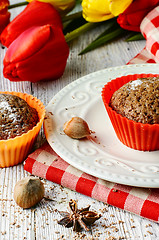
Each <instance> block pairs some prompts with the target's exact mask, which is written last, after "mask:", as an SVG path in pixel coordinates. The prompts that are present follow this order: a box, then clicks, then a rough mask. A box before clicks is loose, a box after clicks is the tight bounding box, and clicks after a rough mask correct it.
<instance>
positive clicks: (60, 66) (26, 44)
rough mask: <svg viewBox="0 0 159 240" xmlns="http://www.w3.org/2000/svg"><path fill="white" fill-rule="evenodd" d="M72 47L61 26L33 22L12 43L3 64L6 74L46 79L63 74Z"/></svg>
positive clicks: (13, 77)
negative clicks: (33, 24) (36, 24)
mask: <svg viewBox="0 0 159 240" xmlns="http://www.w3.org/2000/svg"><path fill="white" fill-rule="evenodd" d="M68 55H69V48H68V45H67V43H66V41H65V38H64V35H63V32H62V30H61V29H60V28H56V27H53V26H51V25H45V26H34V27H31V28H29V29H27V30H26V31H24V32H23V33H22V34H21V35H19V37H18V38H16V39H15V40H14V41H13V42H12V43H11V45H10V46H9V48H8V50H7V52H6V55H5V58H4V61H3V64H4V69H3V74H4V77H6V78H8V79H9V80H11V81H30V82H37V81H41V80H43V81H46V80H53V79H57V78H59V77H61V76H62V74H63V72H64V70H65V66H66V61H67V58H68Z"/></svg>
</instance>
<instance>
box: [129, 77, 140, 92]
mask: <svg viewBox="0 0 159 240" xmlns="http://www.w3.org/2000/svg"><path fill="white" fill-rule="evenodd" d="M142 83H143V81H141V80H140V79H137V80H134V81H132V82H131V83H130V88H131V89H133V90H135V88H136V87H137V86H139V85H141V84H142Z"/></svg>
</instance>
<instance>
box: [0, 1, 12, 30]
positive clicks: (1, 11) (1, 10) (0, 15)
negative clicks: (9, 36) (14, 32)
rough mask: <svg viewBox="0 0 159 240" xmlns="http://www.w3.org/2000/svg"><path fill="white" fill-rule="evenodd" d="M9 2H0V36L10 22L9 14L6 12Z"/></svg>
mask: <svg viewBox="0 0 159 240" xmlns="http://www.w3.org/2000/svg"><path fill="white" fill-rule="evenodd" d="M8 6H9V1H8V0H1V1H0V34H1V32H2V31H3V29H4V28H5V27H6V26H7V24H8V23H9V20H10V13H9V12H8Z"/></svg>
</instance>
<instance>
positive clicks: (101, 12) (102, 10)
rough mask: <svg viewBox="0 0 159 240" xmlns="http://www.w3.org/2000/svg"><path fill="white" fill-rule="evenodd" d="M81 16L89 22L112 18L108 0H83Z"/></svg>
mask: <svg viewBox="0 0 159 240" xmlns="http://www.w3.org/2000/svg"><path fill="white" fill-rule="evenodd" d="M82 8H83V17H84V18H85V19H86V21H89V22H101V21H104V20H108V19H110V18H113V17H114V15H113V14H112V13H111V12H110V9H109V3H108V0H106V1H103V0H83V1H82Z"/></svg>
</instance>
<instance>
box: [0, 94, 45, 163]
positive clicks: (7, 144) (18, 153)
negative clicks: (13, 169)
mask: <svg viewBox="0 0 159 240" xmlns="http://www.w3.org/2000/svg"><path fill="white" fill-rule="evenodd" d="M0 94H11V95H15V96H18V97H20V98H22V99H24V100H25V101H26V102H27V104H28V105H29V106H30V107H31V108H34V109H35V110H36V112H37V113H38V121H37V123H36V125H35V126H33V127H32V128H31V129H30V130H28V131H27V132H25V133H22V134H21V135H19V136H15V137H11V138H8V139H2V140H0V167H10V166H14V165H17V164H19V163H21V162H23V161H24V160H25V158H26V157H27V155H28V154H29V153H30V151H31V149H32V147H33V144H34V142H35V140H36V138H37V136H38V133H39V131H40V128H41V126H42V123H43V120H44V116H45V107H44V105H43V103H42V102H41V101H40V100H39V99H37V98H36V97H33V96H32V95H29V94H27V93H20V92H7V91H6V92H0Z"/></svg>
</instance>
